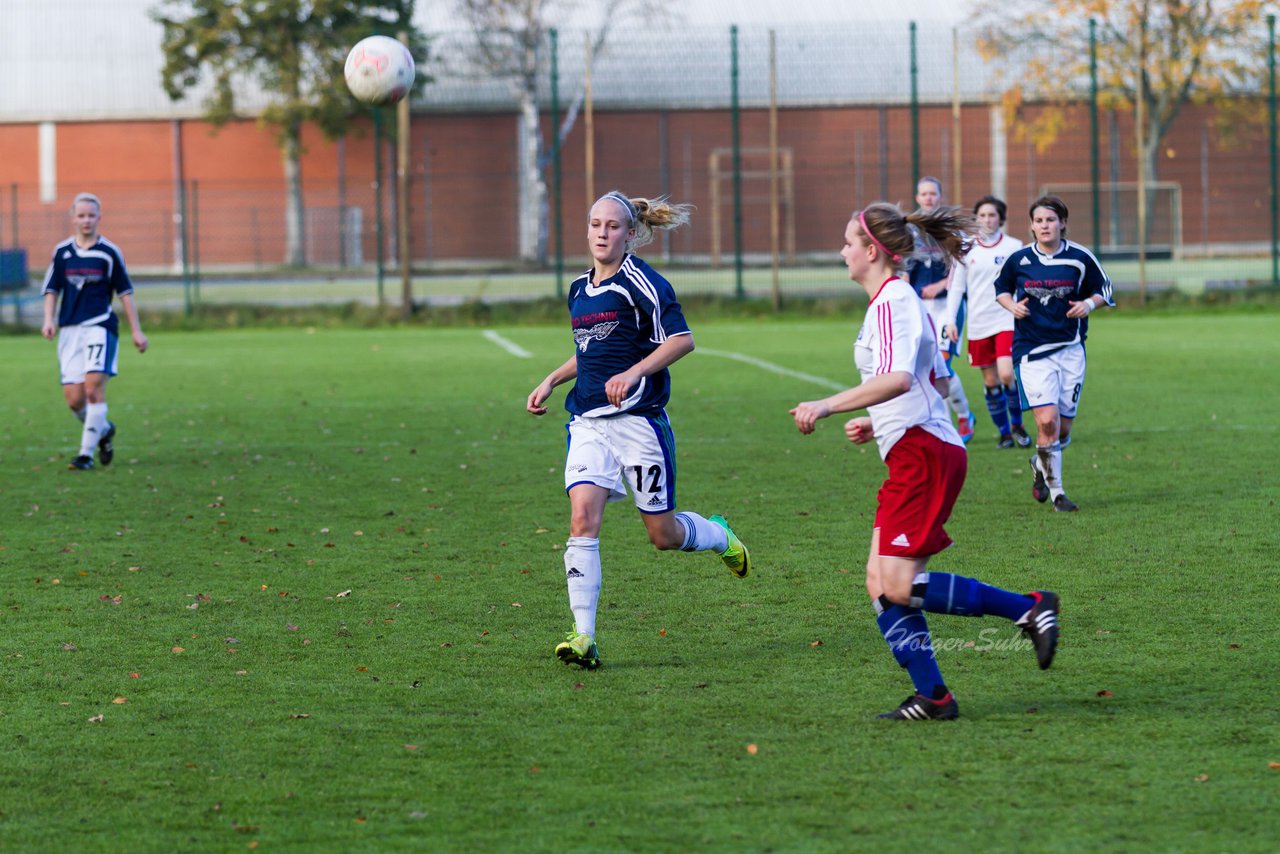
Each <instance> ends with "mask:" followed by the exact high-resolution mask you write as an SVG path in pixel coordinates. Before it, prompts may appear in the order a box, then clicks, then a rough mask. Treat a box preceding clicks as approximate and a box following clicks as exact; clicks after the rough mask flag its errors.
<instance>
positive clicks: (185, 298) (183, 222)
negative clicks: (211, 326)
mask: <svg viewBox="0 0 1280 854" xmlns="http://www.w3.org/2000/svg"><path fill="white" fill-rule="evenodd" d="M178 194H179V199H178V217H179V219H178V223H179V224H178V239H179V240H180V241H181V242H182V312H183V314H185V315H187V316H188V317H190V316H191V260H190V257H191V235H190V231H189V230H188V225H187V222H188V220H187V184H186V182H185V181H182V182H179V183H178Z"/></svg>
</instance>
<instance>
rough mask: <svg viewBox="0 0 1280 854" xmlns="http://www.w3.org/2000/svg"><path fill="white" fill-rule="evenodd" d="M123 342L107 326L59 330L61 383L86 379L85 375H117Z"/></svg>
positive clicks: (67, 327) (63, 328) (68, 383)
mask: <svg viewBox="0 0 1280 854" xmlns="http://www.w3.org/2000/svg"><path fill="white" fill-rule="evenodd" d="M119 362H120V341H119V338H117V337H116V335H115V334H114V333H112V332H108V331H107V327H105V326H64V327H62V329H60V330H58V365H59V368H60V369H61V372H62V384H63V385H72V384H75V383H82V382H84V377H85V374H95V373H96V374H106V375H107V376H109V377H114V376H115V375H116V369H117V368H118V367H119Z"/></svg>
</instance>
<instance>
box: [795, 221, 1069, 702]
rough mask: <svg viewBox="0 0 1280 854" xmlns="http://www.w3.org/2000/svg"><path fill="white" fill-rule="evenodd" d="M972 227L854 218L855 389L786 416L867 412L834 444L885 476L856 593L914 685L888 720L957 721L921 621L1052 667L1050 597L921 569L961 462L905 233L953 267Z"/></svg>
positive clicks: (850, 231)
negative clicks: (1010, 633)
mask: <svg viewBox="0 0 1280 854" xmlns="http://www.w3.org/2000/svg"><path fill="white" fill-rule="evenodd" d="M973 228H974V227H973V221H972V219H970V218H969V217H968V216H967V215H965V214H962V213H961V212H960V210H959V209H958V208H941V207H939V208H934V209H933V210H930V211H927V212H925V211H916V212H915V213H912V214H910V215H903V213H902V211H900V210H898V208H897V207H896V206H895V205H890V204H886V203H884V202H878V203H876V204H873V205H870V206H869V207H867V208H865V209H864V210H861V211H857V212H855V213H854V215H853V217H852V218H851V219H850V220H849V223H848V225H846V226H845V233H844V248H843V249H842V250H841V252H840V255H841V257H842V258H843V259H844V262H845V266H846V267H847V268H848V271H849V278H850V279H852V280H854V281H856V282H857V283H858V284H860V285H861V286H862V287H863V289H864V290H866V292H867V296H868V297H869V298H870V300H871V304H870V305H869V306H868V307H867V315H866V318H865V319H864V320H863V323H862V328H861V329H860V330H859V331H858V340H857V342H856V343H855V344H854V348H853V353H854V361H855V362H856V364H857V368H858V372H859V374H861V376H862V384H861V385H858V386H856V387H854V388H851V389H848V390H846V391H842V392H837V393H836V394H833V395H831V396H830V397H827V398H824V399H822V400H811V401H806V402H804V403H800V404H797V405H796V407H795V408H794V409H792V410H791V415H792V416H793V417H794V418H795V422H796V427H797V429H799V430H800V432H801V433H804V434H809V433H812V432H813V431H814V427H815V425H816V424H817V422H818V420H819V419H821V418H826V417H827V416H829V415H832V414H835V413H837V412H852V411H854V410H857V409H866V410H867V413H868V416H869V417H862V418H852V419H850V420H849V421H848V422H847V423H846V424H845V427H844V431H845V435H846V436H848V438H849V440H850V441H852V442H855V443H859V444H861V443H863V442H868V441H870V440H872V439H875V441H876V444H877V445H878V447H879V450H880V456H881V457H882V458H883V459H884V461H885V464H886V465H887V466H888V468H889V476H888V478H887V479H886V480H885V482H884V485H883V486H881V487H880V492H879V494H878V496H877V499H878V506H877V508H876V516H875V524H874V527H873V529H872V531H871V548H870V553H869V554H868V555H867V593H868V594H869V595H870V596H871V601H872V604H873V606H874V608H875V610H876V622H877V624H878V625H879V627H880V632H881V634H883V635H884V638H885V640H886V641H887V642H888V644H889V649H890V650H891V651H892V652H893V655H894V658H896V659H897V661H898V664H899V665H901V666H902V667H903V668H905V669H906V671H907V673H908V674H909V675H910V677H911V682H912V685H914V686H915V693H914V694H912V695H911V696H910V697H908V698H907V699H906V700H904V701H903V702H902V704H901V705H900V706H898V708H897V709H895V710H893V711H892V712H886V713H885V714H882V715H880V717H882V718H890V719H893V720H911V721H922V720H952V719H954V718H956V717H957V716H959V714H960V710H959V706H958V705H957V704H956V701H955V698H954V697H952V695H951V692H950V691H949V690H948V689H947V686H946V684H945V683H944V682H943V680H942V674H941V672H940V671H939V670H938V662H937V660H936V659H935V658H934V653H933V645H932V641H931V640H930V635H929V625H928V623H927V622H926V620H925V616H924V612H925V611H930V612H933V613H939V614H955V615H958V616H968V617H980V616H982V615H983V614H993V615H996V616H1001V617H1005V618H1006V619H1009V620H1012V621H1014V623H1015V625H1017V626H1018V627H1020V628H1021V629H1022V630H1023V631H1024V632H1025V633H1026V634H1027V636H1028V637H1030V638H1031V642H1032V645H1033V646H1034V648H1035V653H1036V660H1037V662H1038V663H1039V665H1040V667H1041V668H1047V667H1049V665H1050V664H1051V663H1052V661H1053V656H1054V652H1055V650H1056V649H1057V644H1058V597H1057V595H1056V594H1054V593H1051V592H1049V591H1047V590H1037V591H1035V592H1033V593H1029V594H1026V595H1023V594H1020V593H1013V592H1010V591H1008V590H1002V589H1001V588H999V587H992V586H990V585H988V584H983V583H982V582H980V581H978V580H977V579H973V578H967V577H965V576H961V575H953V574H951V573H947V572H930V571H929V566H928V564H929V559H930V558H931V557H932V556H933V555H935V554H937V553H938V552H940V551H942V550H943V549H945V548H946V547H947V546H949V545H951V538H950V537H949V536H947V532H946V531H945V530H944V529H943V527H942V526H943V524H944V523H946V521H947V519H948V518H949V517H950V515H951V508H952V506H953V505H954V504H955V501H956V498H957V497H958V496H959V494H960V488H961V487H962V486H963V485H964V478H965V473H966V471H967V468H968V459H967V457H966V455H965V450H964V444H963V443H962V442H961V440H960V435H959V433H957V432H956V429H955V428H954V427H953V426H952V425H951V419H950V417H949V416H948V415H947V402H946V397H945V395H946V393H947V375H946V366H945V364H944V362H943V358H942V354H941V350H940V346H939V341H938V332H937V329H936V328H935V327H934V325H933V321H932V319H931V318H930V317H929V314H928V312H927V310H926V308H925V307H924V305H923V304H922V303H921V301H920V300H919V299H917V298H916V296H915V294H914V292H913V290H912V288H911V286H910V285H909V284H908V283H907V282H906V281H904V280H903V279H902V278H900V276H899V271H900V270H901V268H902V266H903V265H904V264H905V262H906V259H908V258H909V257H910V256H911V254H912V252H913V251H915V249H916V246H917V244H916V242H915V240H914V238H913V236H912V234H913V232H914V231H921V232H924V233H926V234H927V235H928V236H929V237H930V238H931V239H932V240H933V241H934V242H936V243H937V245H938V246H939V247H940V248H941V249H942V251H943V252H944V253H945V254H946V255H947V256H948V257H949V258H951V259H953V260H958V259H959V258H960V256H961V255H962V254H963V253H964V251H965V249H966V248H967V246H966V243H967V241H966V239H965V238H966V233H972V231H973Z"/></svg>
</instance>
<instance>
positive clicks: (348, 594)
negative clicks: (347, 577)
mask: <svg viewBox="0 0 1280 854" xmlns="http://www.w3.org/2000/svg"><path fill="white" fill-rule="evenodd" d="M350 595H351V591H350V590H343V591H342V592H341V593H339V594H338V598H339V599H345V598H346V597H348V596H350Z"/></svg>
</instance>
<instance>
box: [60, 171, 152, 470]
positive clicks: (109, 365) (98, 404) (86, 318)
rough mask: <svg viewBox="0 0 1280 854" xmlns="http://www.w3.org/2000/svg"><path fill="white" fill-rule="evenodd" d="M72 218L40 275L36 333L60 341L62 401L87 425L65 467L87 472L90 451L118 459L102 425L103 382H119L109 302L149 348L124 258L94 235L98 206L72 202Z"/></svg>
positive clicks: (85, 198) (89, 198) (84, 198)
mask: <svg viewBox="0 0 1280 854" xmlns="http://www.w3.org/2000/svg"><path fill="white" fill-rule="evenodd" d="M71 217H72V220H73V221H74V223H75V231H76V233H75V234H73V235H72V236H71V237H68V238H67V239H66V240H64V241H62V242H61V243H59V244H58V245H57V246H56V247H54V250H53V259H52V260H51V261H50V262H49V269H48V270H47V271H46V272H45V274H44V323H43V324H42V326H41V328H40V332H41V334H42V335H44V337H45V338H48V339H49V340H50V341H52V340H53V337H54V336H55V335H57V337H58V362H59V365H60V369H61V376H62V394H63V397H64V398H65V399H66V401H67V406H68V407H70V408H71V411H72V412H74V413H75V415H76V417H77V418H79V419H80V420H81V421H82V422H84V427H83V428H81V431H80V452H79V453H78V454H77V455H76V456H75V457H74V458H73V459H72V460H71V462H70V464H69V466H68V467H69V468H72V469H79V470H81V471H88V470H89V469H92V468H93V453H94V450H95V449H96V450H97V452H98V462H99V463H101V464H102V465H104V466H108V465H111V460H112V458H113V457H114V456H115V444H114V440H115V435H116V425H115V424H113V423H111V422H110V421H109V420H107V380H109V379H110V378H111V377H114V376H115V375H116V373H117V369H118V365H119V347H118V331H119V328H120V322H119V320H117V318H116V315H115V312H113V311H112V309H111V304H112V300H113V298H114V297H117V296H118V297H119V298H120V307H121V308H123V309H124V315H125V317H126V318H128V320H129V329H130V332H131V333H132V337H133V345H134V346H135V347H137V348H138V352H139V353H145V352H147V346H148V341H147V336H146V335H144V334H143V332H142V324H141V323H140V322H139V321H138V309H137V308H136V307H135V306H134V304H133V282H131V281H130V280H129V273H128V271H127V270H126V269H125V266H124V255H123V254H122V253H121V251H120V248H119V247H118V246H116V245H115V244H114V243H112V242H111V241H110V240H107V239H106V238H105V237H103V236H102V235H100V234H99V233H98V223H99V222H100V221H101V219H102V203H101V202H100V201H99V200H98V197H97V196H95V195H94V194H92V193H80V194H79V195H78V196H76V197H75V200H74V201H73V202H72V203H71ZM59 297H61V300H62V304H61V307H60V308H59V305H58V299H59ZM55 313H56V315H57V316H56V317H55Z"/></svg>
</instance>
